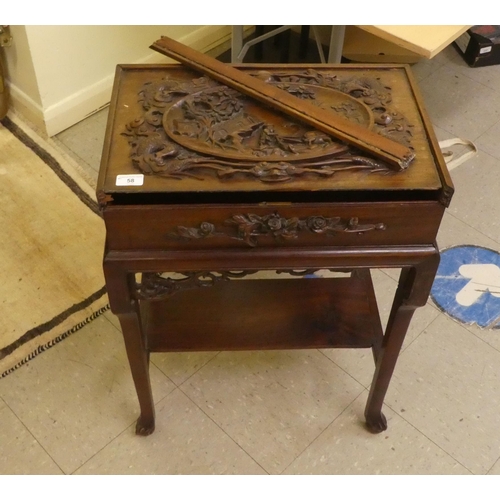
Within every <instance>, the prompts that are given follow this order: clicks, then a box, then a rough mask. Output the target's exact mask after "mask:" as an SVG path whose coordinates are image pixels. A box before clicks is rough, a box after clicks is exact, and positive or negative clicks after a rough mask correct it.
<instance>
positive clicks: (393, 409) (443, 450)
mask: <svg viewBox="0 0 500 500" xmlns="http://www.w3.org/2000/svg"><path fill="white" fill-rule="evenodd" d="M384 404H385V405H386V406H387V407H388V408H390V409H391V411H393V412H394V413H395V414H396V415H398V417H400V418H401V419H402V420H404V421H405V422H406V423H407V424H408V425H410V426H411V427H413V428H414V429H415V430H416V431H417V432H419V433H420V434H422V436H424V437H425V438H426V439H428V440H429V441H430V442H431V443H433V444H434V445H435V446H437V447H438V448H439V449H440V450H441V451H442V452H443V453H446V455H448V456H449V457H450V458H452V459H453V460H454V461H455V462H457V463H458V464H460V465H461V466H462V467H463V468H464V469H466V470H468V471H469V472H470V473H471V474H473V475H477V474H475V473H474V472H472V471H471V470H470V469H469V467H467V466H466V465H464V464H463V463H462V462H461V461H460V460H458V459H457V458H455V457H454V456H453V455H452V454H451V453H450V452H448V451H446V450H445V449H444V448H443V447H442V446H440V445H439V444H438V443H436V442H435V441H434V440H433V439H432V438H430V437H429V436H428V435H427V434H426V433H425V432H424V431H423V430H422V429H419V428H418V427H416V426H415V425H414V424H412V423H411V422H410V421H409V420H408V419H406V418H405V417H404V416H403V415H402V414H401V413H400V412H399V411H397V410H396V409H395V408H393V407H392V406H391V405H390V404H388V403H384Z"/></svg>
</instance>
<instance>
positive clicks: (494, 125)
mask: <svg viewBox="0 0 500 500" xmlns="http://www.w3.org/2000/svg"><path fill="white" fill-rule="evenodd" d="M499 124H500V118H499V119H498V121H497V122H495V123H494V124H493V125H492V126H491V127H490V128H488V129H487V130H485V131H484V132H483V133H482V134H481V135H480V136H479V137H478V138H477V139H476V141H479V139H481V137H482V136H483V135H485V134H487V133H488V132H489V131H490V130H491V129H492V128H493V127H496V126H497V125H499ZM476 147H477V148H478V149H480V150H481V151H482V152H483V153H486V154H489V153H488V152H487V151H484V149H481V146H478V145H477V144H476ZM490 156H493V158H497V159H498V160H500V157H497V156H495V155H491V154H490Z"/></svg>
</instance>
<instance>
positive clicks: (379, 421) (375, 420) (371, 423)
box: [366, 412, 387, 434]
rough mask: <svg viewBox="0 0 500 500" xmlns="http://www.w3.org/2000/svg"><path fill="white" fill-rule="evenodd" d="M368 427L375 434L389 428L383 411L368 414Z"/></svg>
mask: <svg viewBox="0 0 500 500" xmlns="http://www.w3.org/2000/svg"><path fill="white" fill-rule="evenodd" d="M366 427H367V429H368V430H369V431H370V432H371V433H373V434H379V433H380V432H383V431H385V430H387V420H386V418H385V416H384V414H383V413H382V412H380V413H379V414H378V415H376V416H373V415H366Z"/></svg>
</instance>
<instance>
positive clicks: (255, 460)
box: [177, 387, 272, 476]
mask: <svg viewBox="0 0 500 500" xmlns="http://www.w3.org/2000/svg"><path fill="white" fill-rule="evenodd" d="M177 389H178V390H179V391H181V392H182V394H184V396H186V397H187V398H188V399H189V401H191V403H193V404H194V405H195V406H196V408H198V409H199V410H200V411H201V412H202V413H203V414H204V415H205V416H206V417H207V418H208V419H209V420H211V421H212V422H213V423H214V424H215V425H216V426H217V427H218V428H219V429H220V430H221V431H222V432H223V433H224V434H225V435H226V436H227V437H228V438H229V439H230V440H231V441H233V443H234V444H235V445H236V446H237V447H238V448H240V450H242V451H243V452H244V453H245V454H246V455H247V456H248V457H249V458H250V459H251V460H253V461H254V462H255V463H256V464H257V465H258V466H259V467H260V468H261V469H262V470H263V471H264V472H265V473H266V474H267V475H268V476H269V475H272V474H271V473H270V472H269V471H268V470H267V469H266V468H265V467H264V466H263V465H261V464H260V463H259V462H258V460H257V459H255V458H254V457H252V455H250V453H249V452H248V451H247V450H245V448H243V447H242V446H241V445H240V444H239V443H238V442H237V441H236V440H235V439H234V438H233V437H232V436H231V435H230V434H229V433H227V432H226V431H225V430H224V429H223V428H222V427H221V426H220V425H219V424H218V423H217V422H216V421H215V420H214V419H213V418H212V417H211V416H210V415H209V414H208V413H207V412H206V411H205V410H204V409H203V408H201V406H200V405H198V404H197V403H196V401H193V399H191V397H189V395H188V394H187V393H186V392H184V391H183V390H182V387H177Z"/></svg>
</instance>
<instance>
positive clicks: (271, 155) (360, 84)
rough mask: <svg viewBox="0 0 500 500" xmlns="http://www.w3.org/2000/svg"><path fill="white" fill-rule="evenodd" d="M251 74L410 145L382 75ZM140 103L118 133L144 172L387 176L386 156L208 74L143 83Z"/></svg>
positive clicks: (268, 178) (267, 178)
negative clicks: (334, 135)
mask: <svg viewBox="0 0 500 500" xmlns="http://www.w3.org/2000/svg"><path fill="white" fill-rule="evenodd" d="M254 76H257V77H258V78H261V79H263V80H265V81H266V82H267V83H269V84H270V85H276V86H277V87H279V88H281V89H283V90H286V91H287V92H289V93H291V94H293V95H295V96H297V97H299V98H301V99H307V100H311V102H313V103H314V104H315V105H317V106H319V107H322V108H324V109H327V110H329V111H330V112H332V113H336V114H338V115H341V116H343V117H344V118H347V119H348V120H351V121H353V122H355V123H357V124H359V125H362V126H364V127H367V128H369V129H373V130H374V131H376V132H377V133H379V134H380V135H383V136H386V137H388V138H390V139H393V140H395V141H398V142H400V143H402V144H404V145H406V146H411V135H412V134H411V125H410V124H409V123H408V121H407V120H406V119H405V117H404V116H402V115H401V114H400V113H399V112H398V111H396V110H395V109H393V108H392V107H391V101H392V97H391V89H390V88H389V87H387V86H385V85H384V84H383V83H382V81H381V80H380V79H377V78H368V77H367V78H354V77H352V76H350V77H339V76H337V75H336V74H335V73H334V72H331V71H316V70H311V69H309V70H304V71H293V72H292V71H279V72H278V71H277V72H273V73H271V72H267V71H259V72H257V73H254ZM139 101H140V103H141V105H142V107H143V110H144V113H143V115H142V116H141V117H138V118H137V119H136V120H134V121H132V122H130V123H129V124H128V125H127V126H126V130H125V131H124V132H123V133H124V135H126V136H127V138H128V142H129V144H130V147H131V153H130V156H131V160H132V162H133V165H134V166H135V167H136V168H137V169H138V170H139V171H141V172H142V173H145V174H149V175H159V176H163V177H168V178H174V179H183V178H186V177H191V178H196V179H205V178H207V176H210V177H211V178H213V177H214V176H215V177H216V178H219V179H220V180H221V181H229V180H231V179H234V178H236V177H243V178H252V179H256V180H259V181H261V182H265V183H276V182H287V181H291V180H293V179H296V178H299V177H300V178H307V177H308V176H314V177H315V178H329V177H332V176H334V175H335V174H336V173H338V172H341V171H346V170H353V171H365V172H367V173H372V174H373V173H376V174H391V175H392V170H391V169H390V168H389V167H388V166H387V165H386V164H384V163H383V162H381V161H378V160H375V159H373V158H370V157H368V156H366V155H363V154H361V153H360V152H359V151H356V150H355V149H354V148H353V147H350V146H347V145H346V144H344V143H342V142H341V141H338V140H335V139H333V138H331V137H329V136H328V135H326V134H324V133H322V132H319V131H317V130H314V129H312V128H310V127H308V126H306V125H303V124H301V123H298V122H296V121H293V120H292V119H290V118H288V117H286V116H284V115H280V114H278V113H277V112H275V111H272V110H269V109H267V108H265V107H264V106H262V105H260V104H258V103H256V102H255V101H253V100H252V99H251V98H249V97H246V96H243V95H242V94H240V93H239V92H238V91H236V90H233V89H230V88H229V87H226V86H223V85H220V84H218V83H217V82H215V81H213V80H211V79H209V78H206V77H201V78H195V79H191V80H189V81H184V80H176V79H174V78H170V77H164V78H163V79H161V80H158V81H153V82H148V83H146V84H144V86H143V88H142V90H141V91H140V93H139Z"/></svg>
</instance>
